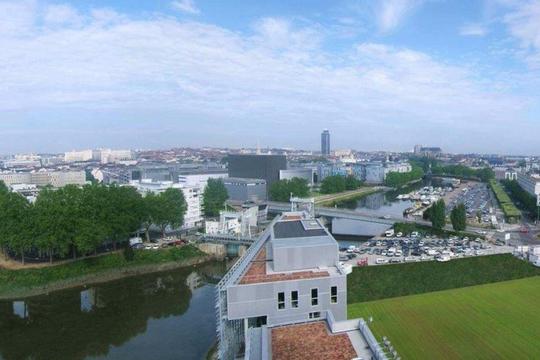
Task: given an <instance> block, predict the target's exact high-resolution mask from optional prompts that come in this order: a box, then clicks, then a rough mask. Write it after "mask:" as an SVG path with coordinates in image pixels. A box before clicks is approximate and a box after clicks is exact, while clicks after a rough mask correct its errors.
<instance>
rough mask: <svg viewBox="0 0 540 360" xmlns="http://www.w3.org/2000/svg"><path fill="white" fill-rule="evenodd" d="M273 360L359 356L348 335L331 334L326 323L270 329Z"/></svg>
mask: <svg viewBox="0 0 540 360" xmlns="http://www.w3.org/2000/svg"><path fill="white" fill-rule="evenodd" d="M270 331H271V337H272V359H273V360H351V359H354V358H356V357H358V355H357V353H356V351H355V349H354V347H353V344H352V342H351V339H350V337H349V336H348V335H347V334H346V333H341V334H335V335H334V334H332V333H330V331H329V329H328V327H327V325H326V322H325V321H316V322H312V323H307V324H299V325H288V326H282V327H276V328H272V329H270Z"/></svg>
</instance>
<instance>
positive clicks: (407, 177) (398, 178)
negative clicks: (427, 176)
mask: <svg viewBox="0 0 540 360" xmlns="http://www.w3.org/2000/svg"><path fill="white" fill-rule="evenodd" d="M423 176H424V171H423V170H422V168H421V167H419V166H417V165H412V169H411V171H409V172H404V173H399V172H395V171H391V172H389V173H388V174H386V177H385V178H384V183H385V184H386V185H387V186H391V187H395V188H398V187H402V186H403V185H406V184H407V183H409V182H411V181H414V180H420V179H421V178H422V177H423Z"/></svg>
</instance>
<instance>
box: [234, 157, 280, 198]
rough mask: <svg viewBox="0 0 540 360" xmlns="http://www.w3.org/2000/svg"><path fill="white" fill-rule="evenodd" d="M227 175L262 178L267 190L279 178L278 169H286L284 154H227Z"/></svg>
mask: <svg viewBox="0 0 540 360" xmlns="http://www.w3.org/2000/svg"><path fill="white" fill-rule="evenodd" d="M228 160H229V177H230V178H245V179H263V180H265V181H266V188H267V190H268V189H270V186H272V184H273V183H274V182H276V181H278V180H279V171H280V170H285V169H287V158H286V157H285V155H236V154H235V155H229V156H228Z"/></svg>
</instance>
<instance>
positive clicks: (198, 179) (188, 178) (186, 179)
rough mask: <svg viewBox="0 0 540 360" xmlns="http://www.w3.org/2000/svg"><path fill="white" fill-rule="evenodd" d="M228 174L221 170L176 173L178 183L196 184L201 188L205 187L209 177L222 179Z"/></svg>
mask: <svg viewBox="0 0 540 360" xmlns="http://www.w3.org/2000/svg"><path fill="white" fill-rule="evenodd" d="M227 177H228V174H227V173H226V172H225V171H224V170H223V171H221V172H212V173H195V174H182V175H178V183H180V184H185V185H190V186H198V187H200V188H201V189H203V190H204V189H205V188H206V185H207V184H208V180H210V179H224V178H227Z"/></svg>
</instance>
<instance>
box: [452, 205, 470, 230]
mask: <svg viewBox="0 0 540 360" xmlns="http://www.w3.org/2000/svg"><path fill="white" fill-rule="evenodd" d="M450 221H451V222H452V227H453V228H454V230H455V231H464V230H465V229H466V228H467V211H466V209H465V205H463V204H462V203H460V204H458V205H457V206H456V207H454V208H453V209H452V211H451V212H450Z"/></svg>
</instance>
